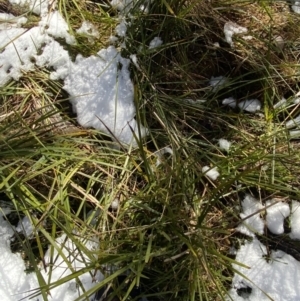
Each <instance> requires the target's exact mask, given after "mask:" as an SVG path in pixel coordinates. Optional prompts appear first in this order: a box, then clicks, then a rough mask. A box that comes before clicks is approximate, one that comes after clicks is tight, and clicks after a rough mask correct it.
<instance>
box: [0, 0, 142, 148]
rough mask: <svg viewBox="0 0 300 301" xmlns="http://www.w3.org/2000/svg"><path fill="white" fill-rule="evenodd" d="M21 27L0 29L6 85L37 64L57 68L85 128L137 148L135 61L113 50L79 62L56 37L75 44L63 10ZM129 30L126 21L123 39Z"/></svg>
mask: <svg viewBox="0 0 300 301" xmlns="http://www.w3.org/2000/svg"><path fill="white" fill-rule="evenodd" d="M19 2H20V1H19ZM30 3H31V2H30ZM30 5H31V4H30ZM9 18H11V17H10V16H9ZM16 20H17V19H16ZM16 22H17V21H16ZM18 26H19V25H18V23H16V26H15V27H14V26H12V27H9V28H4V29H3V30H1V31H0V48H2V47H3V48H4V50H3V51H2V52H1V53H0V86H4V85H5V84H6V83H7V82H9V81H10V80H11V79H14V80H16V81H17V80H19V79H20V77H21V76H22V74H23V73H24V72H27V71H32V70H34V69H35V68H36V66H38V67H46V68H49V69H52V70H51V72H50V78H51V79H53V80H65V82H64V89H65V90H66V91H67V92H68V93H69V94H70V97H71V100H70V101H71V103H72V105H73V109H74V111H75V112H76V113H77V120H78V123H79V124H80V125H81V126H83V127H94V128H95V129H98V130H101V131H103V132H105V133H107V134H109V135H111V134H112V135H113V136H114V138H115V139H117V140H118V141H120V142H121V143H124V144H131V143H132V144H133V145H136V139H135V138H134V136H136V137H138V136H139V132H138V125H137V122H136V120H135V119H134V117H135V106H134V103H133V96H134V89H133V84H132V82H131V79H130V74H129V70H128V68H129V64H130V60H129V59H125V58H123V57H121V55H120V54H119V52H118V51H117V50H116V48H115V47H113V46H111V47H108V48H107V49H102V50H100V51H99V52H98V56H91V57H88V58H83V57H81V56H80V55H78V56H77V58H76V61H75V62H74V63H73V62H72V61H71V59H70V56H69V54H68V52H67V50H65V49H64V48H63V46H62V45H60V44H59V43H58V42H57V41H56V40H55V39H54V38H61V39H65V41H66V42H67V43H68V44H74V43H75V38H74V37H73V36H72V35H70V33H69V28H68V25H67V23H66V22H65V20H64V19H63V18H62V16H61V15H60V13H59V12H58V11H54V12H51V13H49V14H47V15H43V16H42V18H41V21H40V22H39V26H36V27H33V28H31V29H29V30H26V29H22V28H18ZM124 26H125V23H121V24H119V28H118V29H117V31H118V33H119V35H123V34H124V35H125V32H123V31H124V30H125V27H124ZM89 29H91V30H92V32H93V28H92V27H91V24H89V23H84V24H83V25H82V27H81V30H79V31H81V32H83V31H84V30H87V31H89ZM94 33H95V32H94ZM133 58H134V57H133ZM140 133H141V136H142V137H143V136H145V135H146V129H145V128H144V127H142V126H140Z"/></svg>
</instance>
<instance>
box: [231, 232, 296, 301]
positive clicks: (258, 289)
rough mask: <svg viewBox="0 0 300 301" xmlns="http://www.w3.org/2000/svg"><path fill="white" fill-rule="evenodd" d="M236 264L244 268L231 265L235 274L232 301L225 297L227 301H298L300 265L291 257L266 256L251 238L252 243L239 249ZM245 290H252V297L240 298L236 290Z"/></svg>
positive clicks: (273, 253) (274, 252) (262, 249)
mask: <svg viewBox="0 0 300 301" xmlns="http://www.w3.org/2000/svg"><path fill="white" fill-rule="evenodd" d="M269 255H270V258H269V261H267V257H269ZM235 260H236V261H237V262H240V263H242V264H243V265H245V266H247V267H243V266H240V265H238V264H233V267H234V268H235V269H236V270H237V273H235V275H234V277H233V280H232V288H231V289H230V290H229V296H230V297H231V298H232V299H230V298H229V297H228V298H227V299H226V300H228V301H229V300H234V301H245V300H247V301H270V300H274V301H279V300H282V301H299V296H300V286H299V281H300V263H299V262H298V261H297V260H296V259H294V258H293V257H292V256H290V255H288V254H286V253H284V252H282V251H272V252H271V254H268V253H267V250H266V247H265V246H264V245H263V244H261V243H260V242H259V241H258V240H257V239H256V238H253V241H252V242H246V243H245V245H243V246H241V248H240V250H239V251H238V253H237V256H236V259H235ZM238 273H240V274H238ZM246 287H249V288H251V289H252V290H251V293H250V294H249V296H245V297H243V296H240V295H239V294H238V289H241V288H246ZM240 294H241V293H240ZM269 297H270V298H272V299H270V298H269Z"/></svg>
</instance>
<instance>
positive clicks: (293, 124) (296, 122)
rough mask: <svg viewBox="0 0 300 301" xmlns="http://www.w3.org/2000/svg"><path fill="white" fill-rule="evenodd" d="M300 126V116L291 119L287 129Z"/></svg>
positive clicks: (286, 125)
mask: <svg viewBox="0 0 300 301" xmlns="http://www.w3.org/2000/svg"><path fill="white" fill-rule="evenodd" d="M299 124H300V115H298V116H297V117H296V118H294V119H291V120H289V121H287V122H286V124H285V127H286V128H287V129H291V128H293V127H296V126H297V125H299Z"/></svg>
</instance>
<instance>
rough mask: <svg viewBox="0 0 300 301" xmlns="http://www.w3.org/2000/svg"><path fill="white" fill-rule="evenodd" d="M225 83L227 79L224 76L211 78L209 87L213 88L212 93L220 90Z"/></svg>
mask: <svg viewBox="0 0 300 301" xmlns="http://www.w3.org/2000/svg"><path fill="white" fill-rule="evenodd" d="M227 82H228V79H227V78H226V77H225V76H216V77H214V76H212V77H211V79H210V81H209V85H210V86H211V87H213V91H217V90H218V89H220V88H222V87H223V86H224V85H225V84H226V83H227Z"/></svg>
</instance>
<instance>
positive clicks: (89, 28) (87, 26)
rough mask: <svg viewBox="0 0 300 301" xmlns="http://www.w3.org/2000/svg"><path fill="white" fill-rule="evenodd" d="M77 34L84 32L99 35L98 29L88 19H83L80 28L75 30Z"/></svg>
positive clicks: (91, 35) (92, 35)
mask: <svg viewBox="0 0 300 301" xmlns="http://www.w3.org/2000/svg"><path fill="white" fill-rule="evenodd" d="M76 32H77V33H79V34H84V35H87V36H89V37H94V38H98V37H99V31H98V29H97V28H96V27H95V26H94V25H93V23H91V22H89V21H83V22H82V24H81V26H80V28H78V29H77V30H76Z"/></svg>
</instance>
